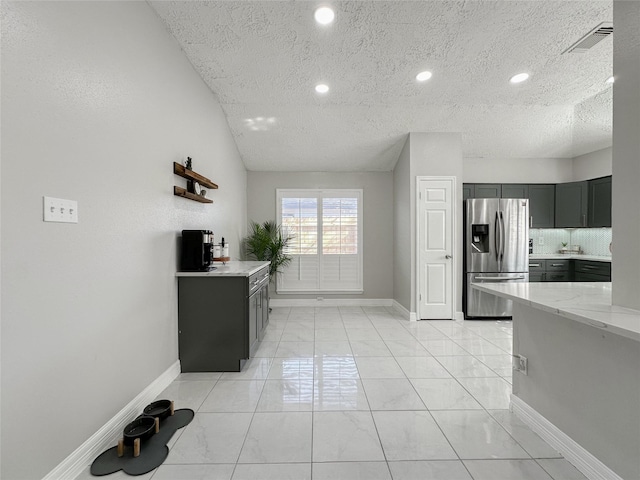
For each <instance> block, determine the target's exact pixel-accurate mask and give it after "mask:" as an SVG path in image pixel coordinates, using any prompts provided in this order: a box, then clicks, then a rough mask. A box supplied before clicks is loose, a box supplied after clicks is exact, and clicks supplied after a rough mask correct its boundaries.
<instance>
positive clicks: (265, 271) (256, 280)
mask: <svg viewBox="0 0 640 480" xmlns="http://www.w3.org/2000/svg"><path fill="white" fill-rule="evenodd" d="M268 277H269V267H264V268H262V269H260V270H258V271H257V272H256V273H254V274H253V275H251V276H250V277H249V292H250V293H252V292H253V290H255V289H256V288H257V287H258V285H259V284H260V283H261V282H263V281H264V280H265V279H266V278H268Z"/></svg>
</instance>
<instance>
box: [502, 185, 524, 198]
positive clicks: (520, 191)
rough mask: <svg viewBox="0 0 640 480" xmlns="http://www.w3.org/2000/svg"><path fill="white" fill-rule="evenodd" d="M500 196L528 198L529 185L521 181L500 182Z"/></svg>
mask: <svg viewBox="0 0 640 480" xmlns="http://www.w3.org/2000/svg"><path fill="white" fill-rule="evenodd" d="M502 198H529V185H524V184H522V183H505V184H502Z"/></svg>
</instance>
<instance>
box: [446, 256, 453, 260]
mask: <svg viewBox="0 0 640 480" xmlns="http://www.w3.org/2000/svg"><path fill="white" fill-rule="evenodd" d="M444 258H446V259H447V260H449V259H451V258H453V257H452V256H451V255H445V256H444Z"/></svg>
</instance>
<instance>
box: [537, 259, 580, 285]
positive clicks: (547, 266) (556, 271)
mask: <svg viewBox="0 0 640 480" xmlns="http://www.w3.org/2000/svg"><path fill="white" fill-rule="evenodd" d="M570 281H571V260H570V259H559V260H551V259H546V260H543V259H540V260H529V282H570Z"/></svg>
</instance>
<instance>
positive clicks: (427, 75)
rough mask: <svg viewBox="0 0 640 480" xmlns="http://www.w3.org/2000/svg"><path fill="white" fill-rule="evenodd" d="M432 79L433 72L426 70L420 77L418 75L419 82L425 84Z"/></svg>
mask: <svg viewBox="0 0 640 480" xmlns="http://www.w3.org/2000/svg"><path fill="white" fill-rule="evenodd" d="M430 78H431V72H429V71H427V70H425V71H424V72H420V73H419V74H418V75H416V80H418V81H419V82H425V81H427V80H429V79H430Z"/></svg>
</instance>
